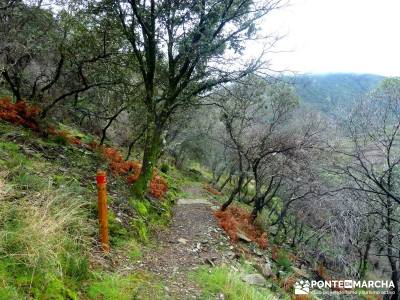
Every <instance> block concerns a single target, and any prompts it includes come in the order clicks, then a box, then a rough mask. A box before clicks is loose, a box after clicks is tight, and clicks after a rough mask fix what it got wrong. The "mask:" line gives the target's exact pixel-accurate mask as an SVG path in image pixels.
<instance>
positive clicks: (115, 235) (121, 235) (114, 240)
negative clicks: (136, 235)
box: [108, 210, 129, 245]
mask: <svg viewBox="0 0 400 300" xmlns="http://www.w3.org/2000/svg"><path fill="white" fill-rule="evenodd" d="M108 230H109V233H110V242H111V245H120V244H121V243H122V242H123V241H124V240H125V239H126V238H127V237H128V236H129V234H128V231H127V229H126V228H125V227H124V226H123V225H122V224H121V222H120V221H118V220H117V218H116V217H115V214H114V212H113V211H111V210H109V211H108Z"/></svg>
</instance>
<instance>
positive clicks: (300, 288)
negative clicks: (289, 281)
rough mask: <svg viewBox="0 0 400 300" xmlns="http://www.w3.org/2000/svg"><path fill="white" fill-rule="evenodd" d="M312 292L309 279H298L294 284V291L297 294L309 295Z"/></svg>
mask: <svg viewBox="0 0 400 300" xmlns="http://www.w3.org/2000/svg"><path fill="white" fill-rule="evenodd" d="M309 292H310V282H309V281H308V280H306V281H303V280H300V281H297V282H296V283H295V284H294V293H295V295H308V293H309Z"/></svg>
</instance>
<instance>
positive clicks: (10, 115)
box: [0, 97, 40, 130]
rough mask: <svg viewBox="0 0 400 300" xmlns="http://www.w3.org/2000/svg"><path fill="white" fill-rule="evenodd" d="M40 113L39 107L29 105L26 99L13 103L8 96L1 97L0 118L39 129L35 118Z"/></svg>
mask: <svg viewBox="0 0 400 300" xmlns="http://www.w3.org/2000/svg"><path fill="white" fill-rule="evenodd" d="M39 113H40V109H39V108H38V107H36V106H32V105H28V104H27V103H26V102H25V101H22V100H21V101H18V102H16V103H12V102H11V99H10V98H8V97H4V98H1V99H0V119H2V120H4V121H7V122H10V123H13V124H18V125H21V126H25V127H29V128H30V129H32V130H38V128H39V127H38V124H37V122H36V120H35V118H36V117H37V115H38V114H39Z"/></svg>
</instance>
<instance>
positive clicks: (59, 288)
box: [0, 121, 181, 300]
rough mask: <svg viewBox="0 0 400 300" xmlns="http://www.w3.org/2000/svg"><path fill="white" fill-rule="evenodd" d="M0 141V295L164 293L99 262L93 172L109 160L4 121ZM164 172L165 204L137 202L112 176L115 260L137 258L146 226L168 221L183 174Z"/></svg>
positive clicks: (126, 295)
mask: <svg viewBox="0 0 400 300" xmlns="http://www.w3.org/2000/svg"><path fill="white" fill-rule="evenodd" d="M75 135H76V133H74V136H75ZM66 137H68V136H66ZM0 138H1V141H0V299H18V300H19V299H60V300H61V299H88V298H89V299H135V298H137V297H139V298H141V299H163V298H164V297H162V296H160V295H161V294H160V293H161V292H160V291H161V288H160V287H161V283H159V282H156V280H155V279H154V278H151V276H150V275H149V274H140V275H129V274H117V273H116V271H117V270H114V271H113V267H112V266H107V264H108V262H107V260H106V268H105V266H103V263H104V262H103V263H102V262H101V261H98V256H97V254H96V253H98V251H99V246H98V237H97V235H98V224H97V201H96V200H97V198H96V185H95V181H94V177H95V174H96V169H97V168H104V166H106V165H107V162H105V161H104V158H102V156H101V155H99V153H98V152H96V151H91V150H90V149H87V148H86V147H83V146H82V145H77V144H75V143H71V142H70V141H68V139H67V138H66V143H65V144H64V143H61V144H60V143H59V141H58V142H57V141H56V140H54V138H53V137H52V138H51V139H41V138H39V136H38V135H37V133H35V132H32V131H31V130H28V129H23V128H22V127H16V126H13V125H10V124H6V123H4V122H2V121H0ZM87 140H89V139H88V138H87V137H85V136H81V137H80V138H79V141H82V144H83V143H84V142H85V141H87ZM71 144H73V145H71ZM165 176H166V179H165V180H166V182H168V184H169V185H170V189H169V191H168V193H166V195H165V197H164V200H163V201H157V200H154V201H138V200H137V199H130V193H129V192H130V187H129V185H127V184H126V180H124V179H123V178H120V176H114V175H113V174H110V176H109V184H108V191H109V207H110V210H109V229H110V237H111V249H112V253H111V257H112V256H113V255H114V253H115V254H117V255H116V256H115V257H114V258H113V259H112V260H113V262H115V261H116V260H118V259H122V261H121V264H122V262H125V261H136V260H138V259H139V258H140V257H141V255H142V254H141V247H142V245H143V242H146V241H148V240H149V239H150V235H151V232H152V230H153V229H154V228H156V227H159V226H165V225H166V224H168V222H169V219H170V216H171V206H172V204H173V202H174V201H175V198H176V197H177V196H178V195H179V193H180V191H179V188H178V186H179V184H180V180H181V179H179V176H178V177H175V176H177V174H175V170H170V171H169V174H168V175H165ZM105 269H107V272H105ZM100 290H101V291H100ZM157 295H158V296H157ZM146 297H147V298H146Z"/></svg>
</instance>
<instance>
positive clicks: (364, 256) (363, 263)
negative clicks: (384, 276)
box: [358, 239, 372, 279]
mask: <svg viewBox="0 0 400 300" xmlns="http://www.w3.org/2000/svg"><path fill="white" fill-rule="evenodd" d="M371 243H372V239H368V241H367V244H366V246H365V250H364V253H362V252H361V253H360V256H361V257H360V264H359V267H358V276H359V278H360V279H364V278H365V275H366V273H367V267H368V257H369V250H370V248H371Z"/></svg>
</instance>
